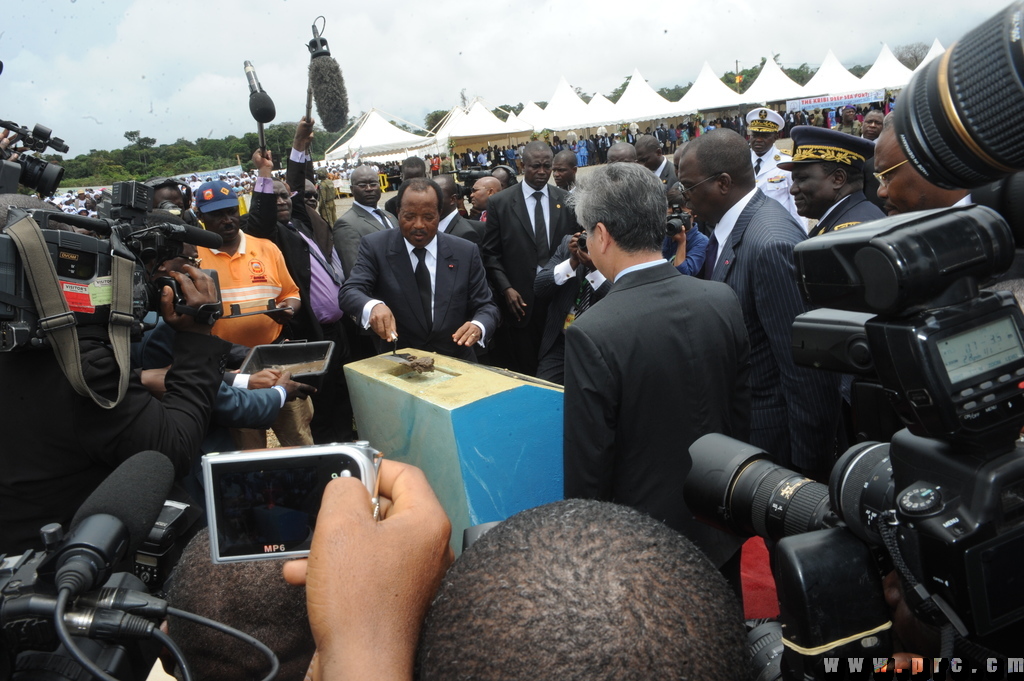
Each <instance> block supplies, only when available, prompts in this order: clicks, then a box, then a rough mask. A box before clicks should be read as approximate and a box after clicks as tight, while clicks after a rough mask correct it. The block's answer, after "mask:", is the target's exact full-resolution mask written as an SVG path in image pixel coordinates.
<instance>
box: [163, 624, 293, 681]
mask: <svg viewBox="0 0 1024 681" xmlns="http://www.w3.org/2000/svg"><path fill="white" fill-rule="evenodd" d="M167 614H168V615H174V616H175V617H180V618H181V619H184V620H190V621H192V622H196V623H197V624H202V625H204V626H207V627H210V628H211V629H216V630H217V631H220V632H222V633H225V634H228V635H229V636H234V637H235V638H237V639H239V640H241V641H244V642H246V643H248V644H249V645H251V646H252V647H254V648H256V649H257V650H259V651H260V652H261V653H263V656H264V657H266V658H267V661H268V662H270V673H269V674H267V675H266V676H265V677H263V679H262V681H273V679H274V677H276V676H277V671H278V669H280V667H281V663H280V662H278V660H277V655H275V654H274V651H273V650H271V649H270V648H268V647H267V646H266V645H265V644H264V643H263V642H262V641H259V640H257V639H255V638H253V637H252V636H250V635H249V634H247V633H245V632H244V631H239V630H238V629H234V628H233V627H229V626H228V625H226V624H222V623H220V622H216V621H214V620H211V619H208V618H206V617H203V616H202V615H195V614H193V613H191V612H185V611H184V610H178V609H177V608H167Z"/></svg>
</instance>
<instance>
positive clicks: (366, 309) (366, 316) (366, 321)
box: [359, 298, 384, 329]
mask: <svg viewBox="0 0 1024 681" xmlns="http://www.w3.org/2000/svg"><path fill="white" fill-rule="evenodd" d="M383 304H384V301H383V300H377V299H376V298H374V299H373V300H369V301H367V303H366V305H363V315H362V317H360V319H359V323H360V324H362V325H363V328H364V329H368V328H370V312H371V311H372V310H373V308H375V307H377V306H378V305H383Z"/></svg>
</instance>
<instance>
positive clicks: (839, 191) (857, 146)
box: [779, 125, 885, 236]
mask: <svg viewBox="0 0 1024 681" xmlns="http://www.w3.org/2000/svg"><path fill="white" fill-rule="evenodd" d="M790 136H791V137H792V138H793V158H792V160H790V161H786V162H783V163H780V164H779V168H782V169H783V170H788V171H790V174H791V175H792V181H793V184H792V186H791V187H790V189H789V193H790V194H792V196H793V200H794V202H795V203H796V208H797V211H798V212H799V213H800V215H801V216H803V217H805V218H809V219H811V220H817V221H818V224H817V225H815V226H814V228H813V229H812V230H811V232H810V235H811V236H818V235H819V234H827V233H828V232H831V231H833V230H835V231H838V230H840V229H846V228H848V227H853V226H855V225H859V224H860V223H862V222H870V221H871V220H877V219H879V218H882V217H885V215H884V213H882V211H881V210H879V209H878V207H877V206H876V205H874V204H873V203H871V202H870V201H868V199H867V197H866V196H865V195H864V162H865V160H866V159H867V158H868V157H869V156H871V155H872V154H873V153H874V145H872V144H871V142H869V141H868V140H865V139H862V138H860V137H854V136H853V135H848V134H846V133H844V132H839V131H837V130H826V129H824V128H815V127H812V126H809V125H798V126H797V127H795V128H793V130H792V132H791V133H790Z"/></svg>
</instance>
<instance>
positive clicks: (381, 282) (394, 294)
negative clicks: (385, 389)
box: [340, 178, 498, 362]
mask: <svg viewBox="0 0 1024 681" xmlns="http://www.w3.org/2000/svg"><path fill="white" fill-rule="evenodd" d="M441 204H442V198H441V188H440V187H438V186H437V184H435V183H434V182H432V181H430V180H428V179H426V178H417V179H415V180H410V181H408V182H404V183H403V184H402V188H401V189H400V190H399V205H400V206H401V209H400V212H399V221H398V222H399V229H398V230H388V231H382V232H375V233H373V234H370V235H368V236H366V237H365V238H364V239H363V241H362V243H361V244H360V246H359V257H358V258H357V259H356V264H355V266H354V267H353V268H352V274H351V276H349V278H348V279H347V280H346V281H345V285H344V286H343V287H342V289H341V294H340V302H341V306H342V308H343V309H345V310H347V311H348V312H349V313H350V314H355V315H357V316H359V317H360V323H361V324H362V325H363V326H364V327H366V328H371V329H373V332H374V333H375V334H376V335H377V337H378V338H377V339H375V342H376V344H377V351H378V352H387V351H388V350H389V349H391V348H392V345H391V343H392V342H396V341H397V342H400V343H401V344H402V346H403V347H410V348H417V349H420V350H429V351H431V352H438V353H441V354H445V355H450V356H452V357H457V358H459V359H464V360H467V361H470V362H472V361H475V360H476V354H475V353H474V351H473V346H474V345H476V344H478V343H479V344H481V345H482V344H483V343H485V342H486V341H488V340H490V338H491V337H492V335H493V333H494V329H495V328H496V327H497V325H498V308H497V306H495V304H494V301H493V299H492V298H491V291H490V289H489V288H488V287H487V275H486V273H485V271H484V267H483V262H481V260H480V254H479V252H478V250H477V247H476V246H475V245H474V244H472V243H470V242H468V241H466V240H465V239H460V238H458V237H454V236H450V235H448V234H443V233H438V230H437V224H438V216H439V215H440V212H441Z"/></svg>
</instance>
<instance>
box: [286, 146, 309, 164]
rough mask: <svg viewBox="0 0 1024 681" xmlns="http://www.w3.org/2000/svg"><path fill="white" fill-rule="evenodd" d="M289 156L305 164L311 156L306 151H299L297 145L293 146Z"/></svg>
mask: <svg viewBox="0 0 1024 681" xmlns="http://www.w3.org/2000/svg"><path fill="white" fill-rule="evenodd" d="M288 158H290V159H291V160H293V161H295V162H296V163H303V164H305V162H306V161H308V160H309V158H310V156H309V153H307V152H305V151H299V150H298V149H296V148H295V147H292V153H290V154H288Z"/></svg>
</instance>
